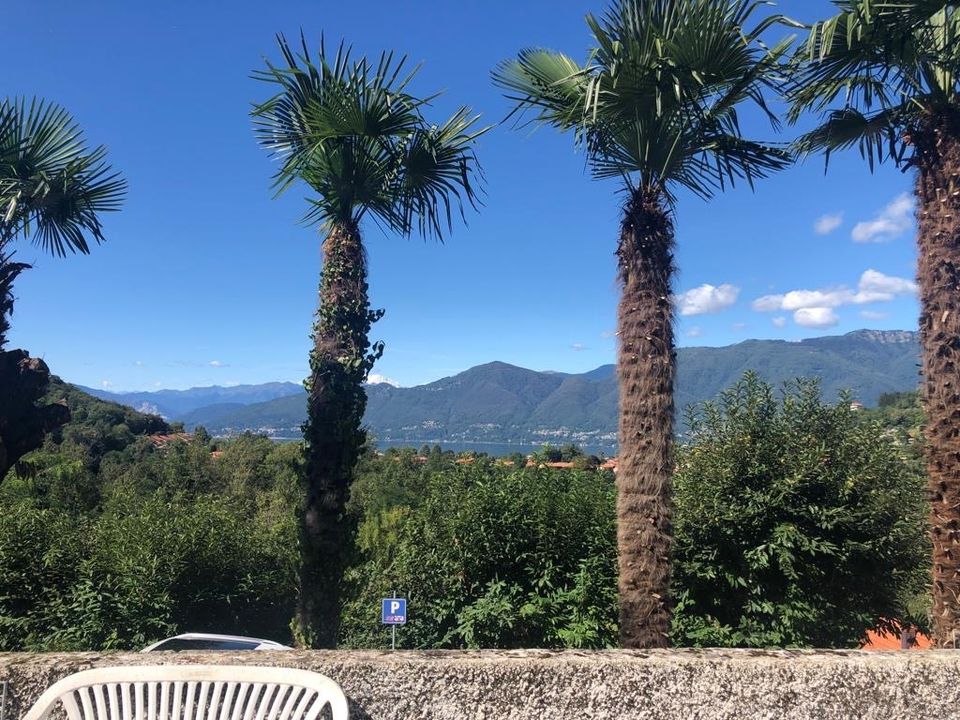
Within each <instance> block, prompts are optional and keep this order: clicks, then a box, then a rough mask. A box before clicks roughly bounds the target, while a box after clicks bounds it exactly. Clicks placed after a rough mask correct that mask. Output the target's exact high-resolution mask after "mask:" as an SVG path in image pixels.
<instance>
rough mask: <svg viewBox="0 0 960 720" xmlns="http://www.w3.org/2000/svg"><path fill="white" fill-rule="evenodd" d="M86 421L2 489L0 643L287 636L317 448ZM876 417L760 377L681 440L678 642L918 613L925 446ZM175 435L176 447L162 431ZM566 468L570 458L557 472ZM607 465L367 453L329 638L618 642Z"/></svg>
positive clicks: (131, 421) (96, 405) (114, 413)
mask: <svg viewBox="0 0 960 720" xmlns="http://www.w3.org/2000/svg"><path fill="white" fill-rule="evenodd" d="M55 396H58V397H64V398H66V399H67V401H68V403H69V404H70V406H71V408H72V410H73V420H72V421H71V423H70V424H68V425H66V426H65V427H64V428H63V429H62V430H61V431H60V432H59V433H56V434H53V435H51V436H50V437H49V438H48V439H47V442H46V444H45V446H44V447H43V448H42V449H41V450H40V451H37V452H35V453H33V454H31V455H30V456H28V458H27V459H28V462H27V463H25V464H24V466H23V467H22V468H21V470H22V474H21V473H18V472H13V471H12V472H11V473H10V474H9V475H8V476H7V477H6V479H5V480H4V481H3V483H2V484H0V503H2V505H3V507H4V513H3V514H2V516H0V649H6V650H13V649H89V648H138V647H141V646H143V645H145V644H147V643H148V642H149V641H151V640H155V639H158V638H160V637H163V636H167V635H170V634H174V633H176V632H183V631H204V630H206V631H211V632H234V633H240V634H251V635H256V636H264V637H269V638H272V639H276V640H280V641H284V640H286V641H288V642H289V640H290V631H289V621H290V618H291V616H292V615H293V612H294V606H295V600H296V590H297V563H298V562H299V554H298V550H297V521H296V516H297V512H298V508H299V507H300V506H301V503H302V499H303V496H302V492H303V491H302V487H301V483H302V481H303V474H304V473H303V458H302V450H301V447H300V446H299V445H297V444H293V443H290V444H283V445H280V444H275V443H272V442H270V441H269V440H266V439H265V438H261V437H255V436H252V435H244V436H241V437H239V438H236V439H233V440H212V439H211V438H210V437H209V436H208V435H207V434H206V432H205V431H204V430H203V429H202V428H200V429H198V430H197V431H196V432H195V433H194V435H193V436H192V438H191V439H190V440H189V441H186V440H184V439H178V437H179V436H178V435H176V433H175V431H176V428H170V427H169V426H167V425H166V423H164V422H163V421H162V420H161V419H159V418H157V417H150V416H145V415H141V414H140V413H136V412H133V411H131V410H129V409H126V408H122V407H120V406H118V405H113V404H111V403H104V402H101V401H99V400H96V399H94V398H90V397H89V396H86V395H84V394H83V393H80V392H78V391H76V390H74V389H72V388H70V387H69V386H64V385H59V384H58V385H57V387H56V389H55V390H54V392H53V394H52V395H51V396H50V397H51V399H53V398H54V397H55ZM911 401H912V398H911V397H910V396H891V397H888V398H884V402H883V404H882V407H881V408H879V409H878V410H875V411H856V410H854V409H851V406H850V403H849V402H847V401H845V400H843V399H841V401H840V402H839V403H837V404H827V403H824V402H822V401H821V399H820V397H819V394H818V392H817V389H816V387H815V386H813V385H809V384H799V385H793V386H790V387H788V388H786V389H785V390H784V391H783V393H782V396H781V397H779V398H778V396H777V394H776V393H775V392H774V391H773V390H772V388H771V387H770V386H769V385H766V384H764V383H762V382H760V381H759V380H757V378H756V377H753V376H748V377H747V378H745V379H744V380H743V381H742V382H741V383H740V384H738V385H737V386H735V387H734V388H732V389H731V390H729V391H728V392H727V393H726V394H725V395H724V396H723V397H722V398H721V400H720V401H718V403H716V404H714V405H708V406H704V407H702V408H701V409H700V410H699V411H698V413H697V414H696V416H695V417H694V418H693V423H692V426H691V431H690V433H689V434H688V435H687V436H685V437H686V442H685V443H684V444H683V445H681V446H680V447H679V448H678V458H677V468H678V469H677V485H676V503H677V505H676V507H677V525H676V545H675V566H676V578H675V581H674V587H673V591H674V593H675V594H676V596H677V597H678V598H679V599H680V602H679V605H678V608H677V614H676V619H675V622H674V629H673V632H674V635H673V641H674V643H675V644H680V645H689V644H693V645H732V646H766V645H795V646H809V645H822V646H837V647H849V646H853V645H855V644H856V643H857V641H858V640H859V639H860V637H861V635H862V633H863V631H864V630H865V629H866V628H868V627H871V626H873V625H875V624H876V623H877V622H881V621H882V620H883V619H888V620H892V619H904V620H915V621H920V622H921V624H922V623H923V622H924V620H925V611H926V608H925V606H924V603H923V597H924V595H923V593H924V591H925V589H926V588H925V582H926V575H925V574H926V572H927V560H926V556H925V552H926V551H925V541H924V536H923V533H922V495H921V490H920V488H921V480H920V476H921V473H920V470H919V461H918V453H917V451H916V449H915V448H914V446H913V445H912V444H911V441H910V439H909V436H902V435H901V434H900V432H899V431H898V429H897V427H898V426H897V419H896V418H897V417H899V416H896V417H891V418H887V419H886V420H885V422H886V423H887V424H886V425H881V424H880V423H879V422H878V418H880V419H884V418H885V416H884V415H883V413H887V412H896V413H899V412H909V411H908V410H905V409H904V410H901V409H900V408H899V406H901V405H903V406H909V405H910V403H911ZM158 432H160V433H163V436H162V438H163V439H162V440H161V437H160V436H158V435H157V433H158ZM556 461H572V462H573V463H574V464H575V467H574V468H561V469H553V468H550V467H547V466H546V463H549V462H556ZM614 503H615V490H614V482H613V475H612V474H611V473H610V472H609V471H604V470H598V469H597V468H596V459H595V458H590V457H589V456H586V455H583V454H582V453H580V452H579V451H577V450H576V449H575V448H573V447H570V446H566V447H563V448H551V447H545V448H544V449H543V450H542V451H540V452H539V453H537V454H536V455H535V456H534V462H533V463H531V464H530V465H527V463H526V458H524V457H522V456H512V457H510V458H504V459H492V458H489V457H486V456H482V455H474V456H464V455H456V454H454V453H451V452H444V451H442V450H441V449H440V448H439V447H436V446H435V447H433V448H432V449H431V448H429V447H426V446H425V447H423V448H421V450H420V451H419V454H418V453H416V452H414V451H413V450H390V451H387V452H386V453H384V454H382V455H381V454H378V453H376V452H374V451H372V449H370V448H367V449H366V451H365V452H364V454H363V455H362V457H361V460H360V462H359V464H358V466H357V468H356V481H355V482H354V484H353V486H352V491H351V498H350V502H349V504H348V506H347V511H348V515H347V519H346V520H347V522H346V526H347V527H348V528H349V539H350V553H349V563H348V567H347V570H346V577H345V584H344V588H343V598H344V609H343V622H342V625H341V630H340V636H339V643H340V644H342V645H345V646H348V647H386V646H388V645H389V634H388V631H386V630H385V629H384V628H383V627H382V626H381V625H380V622H379V617H378V612H379V600H380V598H381V597H387V596H389V595H391V594H392V593H397V594H399V595H401V596H404V597H407V598H408V599H409V601H410V604H409V612H410V622H409V623H408V624H407V625H406V626H404V627H401V628H399V630H398V643H399V645H400V646H401V647H419V648H444V647H466V648H477V647H532V646H534V647H607V646H614V645H616V644H617V637H618V623H617V594H616V593H617V584H616V583H617V577H616V541H615V526H614Z"/></svg>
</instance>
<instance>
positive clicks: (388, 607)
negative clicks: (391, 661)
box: [380, 596, 407, 650]
mask: <svg viewBox="0 0 960 720" xmlns="http://www.w3.org/2000/svg"><path fill="white" fill-rule="evenodd" d="M380 622H381V623H382V624H384V625H389V626H390V649H391V650H396V649H397V625H404V624H406V622H407V600H406V598H398V597H396V596H394V597H389V598H383V599H382V600H381V601H380Z"/></svg>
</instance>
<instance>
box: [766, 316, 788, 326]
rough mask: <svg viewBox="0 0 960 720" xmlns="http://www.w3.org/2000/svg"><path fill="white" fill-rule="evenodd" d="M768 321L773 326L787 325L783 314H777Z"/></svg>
mask: <svg viewBox="0 0 960 720" xmlns="http://www.w3.org/2000/svg"><path fill="white" fill-rule="evenodd" d="M770 322H772V323H773V326H774V327H778V328H782V327H786V325H787V319H786V318H785V317H784V316H783V315H777V317H775V318H773V320H771V321H770Z"/></svg>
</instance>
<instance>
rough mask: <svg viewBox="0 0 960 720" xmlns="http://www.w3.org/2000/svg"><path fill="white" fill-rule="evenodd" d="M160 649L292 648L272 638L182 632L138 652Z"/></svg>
mask: <svg viewBox="0 0 960 720" xmlns="http://www.w3.org/2000/svg"><path fill="white" fill-rule="evenodd" d="M161 650H293V648H292V647H288V646H287V645H281V644H280V643H278V642H274V641H273V640H263V639H262V638H252V637H242V636H240V635H211V634H209V633H184V634H183V635H175V636H174V637H171V638H167V639H166V640H161V641H160V642H155V643H154V644H153V645H148V646H147V647H145V648H144V649H143V650H141V651H140V652H157V651H161Z"/></svg>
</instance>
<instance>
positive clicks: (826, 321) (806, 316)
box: [793, 307, 840, 328]
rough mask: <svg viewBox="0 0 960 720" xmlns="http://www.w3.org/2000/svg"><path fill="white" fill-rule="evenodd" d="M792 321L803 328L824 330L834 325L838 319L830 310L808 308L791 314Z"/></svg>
mask: <svg viewBox="0 0 960 720" xmlns="http://www.w3.org/2000/svg"><path fill="white" fill-rule="evenodd" d="M793 321H794V322H795V323H797V325H802V326H803V327H810V328H826V327H832V326H834V325H836V324H837V323H838V322H840V318H838V317H837V314H836V313H835V312H834V311H833V310H831V309H830V308H827V307H808V308H800V309H799V310H797V311H796V312H795V313H794V314H793Z"/></svg>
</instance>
